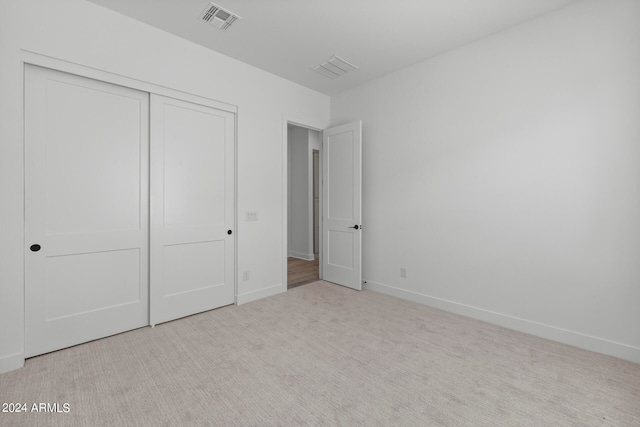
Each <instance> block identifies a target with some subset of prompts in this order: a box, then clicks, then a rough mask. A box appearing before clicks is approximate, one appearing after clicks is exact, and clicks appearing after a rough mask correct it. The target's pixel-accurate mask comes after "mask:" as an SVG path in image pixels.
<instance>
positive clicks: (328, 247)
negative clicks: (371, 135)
mask: <svg viewBox="0 0 640 427" xmlns="http://www.w3.org/2000/svg"><path fill="white" fill-rule="evenodd" d="M322 137H323V149H322V156H323V158H322V161H323V167H322V178H323V187H322V196H323V202H322V211H323V212H322V218H323V224H322V226H323V230H322V252H323V253H322V279H323V280H327V281H329V282H333V283H337V284H339V285H344V286H348V287H350V288H353V289H358V290H360V289H362V267H361V265H362V261H361V254H362V223H361V220H362V217H361V214H362V122H360V121H357V122H352V123H347V124H345V125H342V126H338V127H334V128H330V129H325V130H324V131H323V132H322Z"/></svg>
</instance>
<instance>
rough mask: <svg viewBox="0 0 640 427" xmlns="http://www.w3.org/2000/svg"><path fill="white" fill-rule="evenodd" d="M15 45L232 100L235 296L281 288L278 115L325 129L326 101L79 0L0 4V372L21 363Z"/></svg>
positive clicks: (18, 110) (18, 74) (19, 109)
mask: <svg viewBox="0 0 640 427" xmlns="http://www.w3.org/2000/svg"><path fill="white" fill-rule="evenodd" d="M212 36H215V34H214V35H212ZM21 49H23V50H26V51H31V52H35V53H38V54H42V55H47V56H50V57H54V58H58V59H62V60H65V61H69V62H71V63H75V64H80V65H82V66H86V67H91V68H94V69H97V70H102V71H106V72H110V73H114V74H118V75H122V76H126V77H129V78H133V79H138V80H141V81H145V82H149V83H153V84H155V85H159V86H164V87H168V88H172V89H176V90H180V91H184V92H188V93H192V94H197V95H200V96H203V97H207V98H211V99H215V100H219V101H223V102H226V103H229V104H233V105H236V106H237V107H238V140H237V152H238V159H237V162H238V167H237V174H238V183H237V189H238V218H239V222H238V224H237V239H238V246H237V251H238V259H237V267H238V271H247V270H249V271H250V272H251V275H250V277H251V279H250V280H248V281H242V280H239V281H238V300H239V302H246V301H250V300H252V299H255V298H259V297H263V296H268V295H271V294H273V293H277V292H281V291H284V290H286V283H284V280H283V269H282V262H283V261H282V254H283V248H284V242H283V241H282V236H283V230H282V227H283V218H284V212H283V203H284V199H283V197H284V194H283V185H282V182H283V173H284V169H283V168H284V167H285V165H283V158H285V157H286V156H285V155H284V153H283V151H282V150H283V143H282V138H283V120H284V117H291V116H293V115H295V117H296V118H297V119H298V120H299V121H300V122H303V123H306V122H309V123H314V124H316V125H318V126H322V127H324V126H326V125H327V124H328V121H329V99H328V97H327V96H325V95H322V94H319V93H317V92H314V91H311V90H308V89H305V88H303V87H301V86H299V85H296V84H293V83H291V82H288V81H286V80H284V79H281V78H278V77H276V76H274V75H272V74H268V73H266V72H263V71H261V70H258V69H256V68H254V67H251V66H248V65H246V64H243V63H240V62H238V61H235V60H233V59H231V58H228V57H225V56H223V55H220V54H217V53H214V52H211V51H210V50H207V49H205V48H203V47H200V46H198V45H195V44H192V43H190V42H187V41H184V40H182V39H179V38H177V37H175V36H172V35H170V34H168V33H166V32H163V31H160V30H157V29H155V28H152V27H150V26H147V25H145V24H142V23H140V22H138V21H135V20H132V19H129V18H126V17H124V16H121V15H118V14H117V13H115V12H112V11H109V10H107V9H104V8H102V7H100V6H97V5H95V4H92V3H88V2H85V1H83V0H55V1H51V0H31V1H22V0H2V13H1V14H0V93H2V96H1V97H0V117H1V118H2V119H1V120H0V173H1V174H2V175H1V177H0V200H1V203H0V236H2V238H1V239H0V372H4V371H6V370H9V369H13V368H16V367H19V366H20V365H21V364H22V360H23V359H22V355H23V345H24V328H23V320H24V313H23V286H24V283H23V267H24V263H23V258H24V253H23V250H24V242H23V154H22V147H23V143H22V133H21V128H22V63H21V58H22V57H23V56H22V55H23V54H22V53H21ZM246 211H258V212H259V221H257V222H245V221H244V218H245V215H244V213H245V212H246Z"/></svg>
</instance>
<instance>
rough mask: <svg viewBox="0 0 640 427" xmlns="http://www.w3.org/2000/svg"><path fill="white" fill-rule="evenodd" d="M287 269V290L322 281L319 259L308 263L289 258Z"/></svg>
mask: <svg viewBox="0 0 640 427" xmlns="http://www.w3.org/2000/svg"><path fill="white" fill-rule="evenodd" d="M287 268H288V270H289V274H288V281H287V289H292V288H295V287H297V286H302V285H306V284H307V283H311V282H315V281H317V280H320V263H319V259H317V258H316V259H314V260H313V261H306V260H303V259H299V258H292V257H289V258H287Z"/></svg>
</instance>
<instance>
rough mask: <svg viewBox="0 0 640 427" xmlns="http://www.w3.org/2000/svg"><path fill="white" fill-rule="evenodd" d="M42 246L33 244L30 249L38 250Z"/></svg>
mask: <svg viewBox="0 0 640 427" xmlns="http://www.w3.org/2000/svg"><path fill="white" fill-rule="evenodd" d="M40 248H41V246H40V245H31V247H30V248H29V249H31V252H38V251H39V250H40Z"/></svg>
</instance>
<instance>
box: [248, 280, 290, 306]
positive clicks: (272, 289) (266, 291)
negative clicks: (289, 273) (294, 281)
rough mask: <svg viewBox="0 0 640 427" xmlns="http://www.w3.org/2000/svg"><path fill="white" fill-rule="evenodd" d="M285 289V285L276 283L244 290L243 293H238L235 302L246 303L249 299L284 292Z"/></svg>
mask: <svg viewBox="0 0 640 427" xmlns="http://www.w3.org/2000/svg"><path fill="white" fill-rule="evenodd" d="M286 290H287V287H286V286H283V285H282V284H281V283H278V284H277V285H273V286H269V287H268V288H263V289H258V290H257V291H251V292H246V293H244V294H241V295H238V298H237V303H238V305H242V304H246V303H248V302H251V301H255V300H259V299H262V298H266V297H270V296H272V295H277V294H280V293H282V292H285V291H286Z"/></svg>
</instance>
